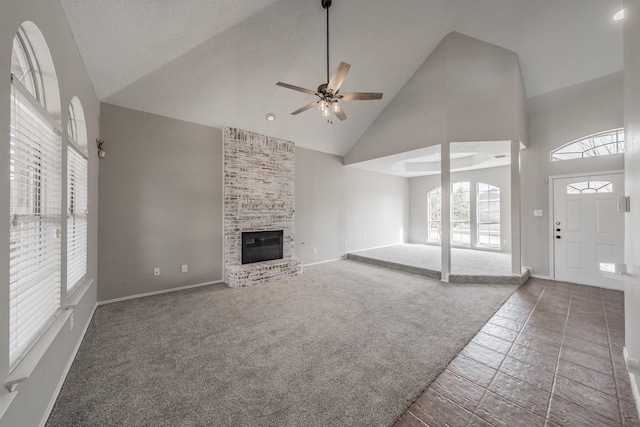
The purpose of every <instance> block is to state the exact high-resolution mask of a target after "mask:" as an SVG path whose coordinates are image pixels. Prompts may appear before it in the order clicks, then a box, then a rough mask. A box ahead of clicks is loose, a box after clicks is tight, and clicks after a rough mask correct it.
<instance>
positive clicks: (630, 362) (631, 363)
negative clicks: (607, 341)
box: [622, 347, 640, 415]
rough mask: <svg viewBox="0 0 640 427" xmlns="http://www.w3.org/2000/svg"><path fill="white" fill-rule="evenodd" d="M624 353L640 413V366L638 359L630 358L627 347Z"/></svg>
mask: <svg viewBox="0 0 640 427" xmlns="http://www.w3.org/2000/svg"><path fill="white" fill-rule="evenodd" d="M622 353H623V354H624V362H625V364H626V365H627V371H629V381H630V382H631V392H632V393H633V399H634V400H635V402H636V410H637V411H638V415H640V388H639V387H640V386H639V385H638V381H637V380H636V378H638V376H640V367H639V366H638V360H634V359H630V358H629V352H628V351H627V348H626V347H625V348H624V350H623V351H622Z"/></svg>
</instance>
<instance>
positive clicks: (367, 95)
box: [338, 92, 382, 101]
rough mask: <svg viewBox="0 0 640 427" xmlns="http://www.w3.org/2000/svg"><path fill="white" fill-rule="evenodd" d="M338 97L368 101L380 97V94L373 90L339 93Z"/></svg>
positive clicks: (346, 99)
mask: <svg viewBox="0 0 640 427" xmlns="http://www.w3.org/2000/svg"><path fill="white" fill-rule="evenodd" d="M338 99H339V100H341V101H370V100H374V99H382V94H381V93H373V92H351V93H339V94H338Z"/></svg>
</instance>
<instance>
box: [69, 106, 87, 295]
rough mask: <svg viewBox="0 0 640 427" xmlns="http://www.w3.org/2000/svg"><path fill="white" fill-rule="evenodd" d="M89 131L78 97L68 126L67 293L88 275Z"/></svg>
mask: <svg viewBox="0 0 640 427" xmlns="http://www.w3.org/2000/svg"><path fill="white" fill-rule="evenodd" d="M86 147H87V128H86V126H85V121H84V111H83V109H82V104H81V103H80V100H79V99H78V98H77V97H74V98H73V99H72V100H71V103H70V104H69V117H68V122H67V293H68V294H69V293H71V292H72V291H73V290H74V289H75V288H76V287H77V286H78V285H79V284H80V283H82V281H83V280H84V278H85V276H86V274H87V202H88V200H87V197H88V194H87V184H88V183H87V180H88V170H87V169H88V164H87V163H88V162H87V155H86Z"/></svg>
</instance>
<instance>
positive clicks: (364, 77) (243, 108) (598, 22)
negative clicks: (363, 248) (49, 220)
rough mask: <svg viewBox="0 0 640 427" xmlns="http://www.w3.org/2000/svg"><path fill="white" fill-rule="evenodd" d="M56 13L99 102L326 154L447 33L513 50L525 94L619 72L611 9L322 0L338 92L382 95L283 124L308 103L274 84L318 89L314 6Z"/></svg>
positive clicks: (351, 137) (594, 3)
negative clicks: (333, 116) (272, 116)
mask: <svg viewBox="0 0 640 427" xmlns="http://www.w3.org/2000/svg"><path fill="white" fill-rule="evenodd" d="M61 3H62V5H63V8H64V10H65V13H66V15H67V18H68V20H69V24H70V26H71V30H72V32H73V34H74V37H75V39H76V42H77V44H78V47H79V49H80V52H81V54H82V56H83V58H84V61H85V63H86V66H87V69H88V71H89V74H90V76H91V79H92V81H93V83H94V85H95V88H96V91H97V93H98V96H99V97H100V99H101V100H103V101H105V102H108V103H112V104H115V105H120V106H124V107H128V108H133V109H137V110H142V111H147V112H151V113H156V114H161V115H164V116H168V117H173V118H177V119H182V120H186V121H190V122H195V123H201V124H205V125H210V126H218V127H221V126H236V127H241V128H244V129H248V130H252V131H255V132H260V133H265V134H268V135H272V136H276V137H281V138H286V139H290V140H292V141H294V142H295V143H296V144H297V145H300V146H302V147H307V148H311V149H315V150H319V151H325V152H329V153H334V154H340V155H344V154H346V153H347V152H348V151H349V149H350V148H351V147H352V146H353V144H355V143H356V141H357V140H358V139H359V137H360V136H361V135H362V134H363V133H364V131H365V130H366V129H367V128H368V127H369V126H370V125H371V123H372V122H373V121H374V120H375V119H376V117H377V116H378V115H379V114H380V112H381V111H382V110H383V109H384V107H385V106H386V104H387V103H388V102H389V101H390V100H391V99H392V98H393V96H394V95H395V94H396V93H397V92H398V91H399V90H400V88H401V87H402V86H403V85H404V84H405V83H406V82H407V80H408V79H409V77H410V76H411V75H412V74H413V73H414V72H415V70H416V69H417V68H418V67H419V66H420V64H422V62H424V60H425V59H426V58H427V57H428V55H429V54H430V53H431V51H432V50H433V49H434V48H435V47H436V46H437V45H438V43H439V42H440V41H441V40H442V38H443V37H444V36H445V35H446V34H447V33H449V32H451V31H454V30H455V31H458V32H461V33H463V34H467V35H469V36H472V37H476V38H479V39H481V40H484V41H487V42H490V43H494V44H496V45H499V46H501V47H504V48H506V49H509V50H513V51H514V52H516V53H517V54H518V56H519V58H520V62H521V67H522V73H523V79H524V82H525V87H526V91H527V96H529V97H531V96H535V95H538V94H542V93H545V92H549V91H552V90H555V89H559V88H561V87H565V86H568V85H572V84H575V83H579V82H582V81H585V80H589V79H592V78H596V77H600V76H603V75H607V74H611V73H614V72H616V71H620V70H622V25H621V23H615V22H613V21H612V19H611V17H612V16H613V14H614V13H615V12H616V11H617V10H618V9H620V8H621V7H622V1H621V0H562V1H558V0H535V1H531V0H402V1H382V0H334V4H333V6H332V7H331V69H332V71H333V69H334V68H335V67H336V66H337V63H338V62H340V61H344V62H347V63H349V64H351V71H350V72H349V75H348V77H347V80H346V81H345V83H344V85H343V87H342V91H344V92H348V91H365V92H367V91H368V92H384V94H385V95H384V99H383V100H382V101H370V102H345V103H344V104H343V106H344V109H345V111H346V114H347V116H348V117H349V118H348V120H346V121H344V122H339V121H337V120H336V121H334V123H333V125H328V124H327V123H326V122H324V121H323V119H322V118H321V117H320V113H319V112H318V111H315V110H311V111H308V112H305V113H302V114H301V115H299V116H291V115H290V114H289V113H290V112H291V111H293V110H295V109H297V108H298V107H301V106H302V105H305V104H307V103H309V102H311V101H312V100H313V99H314V98H313V97H311V96H309V95H305V94H302V93H297V92H294V91H290V90H287V89H284V88H281V87H277V86H275V83H276V82H277V81H283V82H287V83H291V84H295V85H299V86H303V87H307V88H310V89H315V88H316V87H317V86H318V85H319V84H320V83H324V81H325V79H326V75H325V74H326V64H325V11H324V9H322V7H321V4H320V0H217V1H210V0H208V1H204V0H183V1H180V2H175V1H169V0H117V1H115V0H113V1H106V2H105V1H98V0H61ZM268 112H274V113H276V114H277V116H278V118H277V120H276V121H275V122H267V121H266V120H265V114H266V113H268ZM389 143H390V144H393V141H389Z"/></svg>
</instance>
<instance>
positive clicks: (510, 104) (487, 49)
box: [345, 32, 527, 164]
mask: <svg viewBox="0 0 640 427" xmlns="http://www.w3.org/2000/svg"><path fill="white" fill-rule="evenodd" d="M524 105H525V93H524V86H523V83H522V75H521V72H520V63H519V61H518V56H517V55H516V54H515V53H514V52H511V51H509V50H506V49H503V48H501V47H498V46H496V45H492V44H490V43H486V42H483V41H481V40H478V39H474V38H472V37H469V36H465V35H464V34H460V33H456V32H453V33H449V34H448V35H447V36H446V37H445V38H444V39H443V40H442V42H440V44H439V45H438V47H436V49H435V50H434V51H433V53H432V54H431V55H430V56H429V57H428V58H427V59H426V60H425V62H424V63H423V64H422V65H421V66H420V67H419V68H418V70H417V71H416V72H415V73H414V75H413V76H411V78H410V79H409V81H408V82H407V83H406V84H405V85H404V87H403V88H402V89H401V90H400V92H398V94H397V95H396V96H395V97H394V98H393V99H392V100H391V102H389V105H387V107H386V108H385V109H384V111H383V112H382V113H381V114H380V115H379V116H378V118H376V120H375V121H374V122H373V123H372V125H371V126H370V127H369V128H368V129H367V131H366V132H365V133H364V134H363V135H362V136H361V137H360V139H359V140H358V142H357V143H356V144H355V145H354V146H353V148H352V149H351V151H349V153H347V155H346V156H345V164H352V163H358V162H362V161H365V160H371V159H375V158H379V157H385V156H389V155H392V154H398V153H404V152H407V151H411V150H415V149H418V148H423V147H428V146H432V145H435V144H441V143H443V142H447V141H448V142H452V141H456V142H466V141H512V140H516V141H523V142H525V143H526V139H527V135H526V118H525V114H524Z"/></svg>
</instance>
